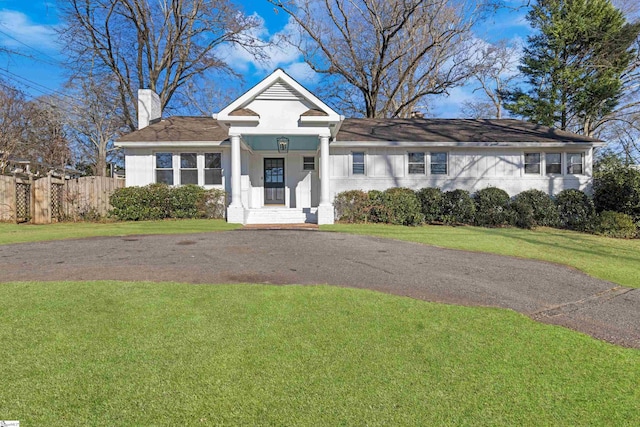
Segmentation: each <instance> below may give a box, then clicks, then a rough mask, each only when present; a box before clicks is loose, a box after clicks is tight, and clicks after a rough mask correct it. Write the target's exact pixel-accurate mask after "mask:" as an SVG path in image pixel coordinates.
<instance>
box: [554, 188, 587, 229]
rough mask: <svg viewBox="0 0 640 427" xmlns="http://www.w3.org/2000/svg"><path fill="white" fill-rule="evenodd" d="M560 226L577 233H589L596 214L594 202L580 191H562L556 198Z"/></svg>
mask: <svg viewBox="0 0 640 427" xmlns="http://www.w3.org/2000/svg"><path fill="white" fill-rule="evenodd" d="M556 206H557V207H558V214H559V216H560V225H561V226H562V227H564V228H568V229H570V230H577V231H588V230H589V227H590V224H591V222H592V220H593V215H594V213H595V210H594V207H593V202H592V201H591V199H590V198H589V196H587V195H586V194H584V193H583V192H582V191H580V190H574V189H570V190H562V191H561V192H560V193H558V195H557V196H556Z"/></svg>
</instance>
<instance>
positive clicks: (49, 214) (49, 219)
mask: <svg viewBox="0 0 640 427" xmlns="http://www.w3.org/2000/svg"><path fill="white" fill-rule="evenodd" d="M45 194H46V197H45V199H46V200H47V204H46V205H47V206H48V209H47V224H51V223H52V222H53V213H52V212H51V211H52V210H53V209H52V206H51V172H49V173H48V174H47V189H46V191H45Z"/></svg>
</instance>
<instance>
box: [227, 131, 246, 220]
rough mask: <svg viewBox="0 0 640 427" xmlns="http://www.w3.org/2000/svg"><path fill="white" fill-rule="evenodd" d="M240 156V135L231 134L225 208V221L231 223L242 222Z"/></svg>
mask: <svg viewBox="0 0 640 427" xmlns="http://www.w3.org/2000/svg"><path fill="white" fill-rule="evenodd" d="M240 156H241V153H240V135H231V203H230V204H229V207H228V208H227V222H229V223H232V224H244V208H243V206H242V162H241V157H240Z"/></svg>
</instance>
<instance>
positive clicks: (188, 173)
mask: <svg viewBox="0 0 640 427" xmlns="http://www.w3.org/2000/svg"><path fill="white" fill-rule="evenodd" d="M180 184H182V185H187V184H196V185H198V155H197V154H196V153H182V154H180Z"/></svg>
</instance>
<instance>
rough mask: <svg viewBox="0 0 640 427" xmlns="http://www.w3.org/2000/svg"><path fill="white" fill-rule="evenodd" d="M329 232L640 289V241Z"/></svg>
mask: <svg viewBox="0 0 640 427" xmlns="http://www.w3.org/2000/svg"><path fill="white" fill-rule="evenodd" d="M321 230H324V231H340V232H344V233H352V234H362V235H369V236H377V237H386V238H393V239H398V240H405V241H410V242H418V243H424V244H428V245H434V246H440V247H443V248H452V249H464V250H468V251H478V252H490V253H495V254H499V255H512V256H516V257H521V258H531V259H537V260H543V261H550V262H554V263H559V264H564V265H568V266H571V267H575V268H577V269H578V270H581V271H583V272H585V273H587V274H589V275H591V276H593V277H597V278H600V279H604V280H608V281H611V282H614V283H618V284H620V285H624V286H629V287H634V288H638V287H640V239H636V240H622V239H612V238H608V237H602V236H595V235H592V234H585V233H578V232H574V231H567V230H557V229H553V228H540V229H537V230H522V229H518V228H480V227H446V226H423V227H403V226H394V225H381V224H362V225H361V224H358V225H353V224H336V225H330V226H322V227H321Z"/></svg>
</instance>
